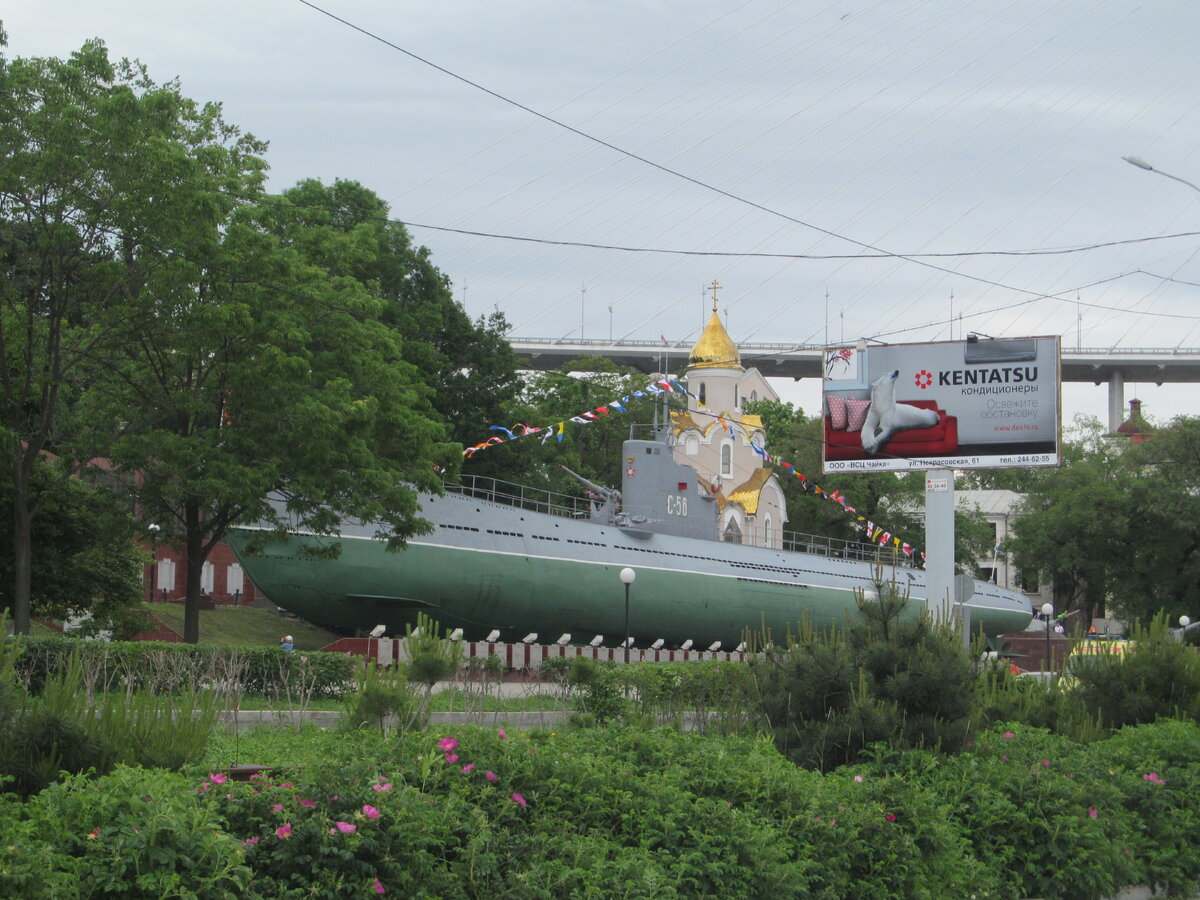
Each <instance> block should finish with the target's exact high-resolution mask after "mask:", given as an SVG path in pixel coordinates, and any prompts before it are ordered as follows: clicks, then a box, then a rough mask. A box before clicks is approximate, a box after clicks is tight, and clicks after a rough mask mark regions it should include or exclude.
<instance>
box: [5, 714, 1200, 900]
mask: <svg viewBox="0 0 1200 900" xmlns="http://www.w3.org/2000/svg"><path fill="white" fill-rule="evenodd" d="M270 736H275V739H276V740H278V741H279V742H280V746H281V747H282V748H283V754H284V755H283V756H278V757H272V756H271V755H270V753H268V752H266V747H267V744H266V743H264V741H265V740H266V739H267V738H268V737H270ZM229 740H231V739H230V738H228V737H221V738H220V739H219V740H217V741H214V747H213V751H212V754H213V755H212V757H211V758H213V759H223V758H225V757H226V756H227V751H228V742H229ZM244 740H245V741H246V743H247V746H250V747H253V752H254V753H256V754H258V755H259V757H260V758H261V759H262V761H264V762H269V763H276V762H291V763H300V765H296V766H293V767H291V768H288V769H286V770H277V771H276V773H275V774H272V775H270V776H259V777H256V778H255V779H254V780H252V781H251V782H250V783H249V784H233V783H232V782H225V783H221V784H218V781H219V780H220V778H221V776H220V774H214V773H213V772H212V770H211V769H209V768H207V767H200V768H195V769H193V770H192V772H193V776H192V778H191V779H190V780H188V779H181V778H179V777H175V776H171V775H169V774H168V773H159V772H146V773H141V774H139V773H137V772H136V771H135V770H125V769H117V770H116V771H115V772H114V773H113V775H112V776H109V777H107V778H104V779H99V780H88V779H85V778H72V779H70V780H69V781H68V782H67V783H65V784H63V785H55V786H54V787H52V788H50V789H48V790H47V791H45V792H43V793H42V794H41V795H39V796H38V797H37V798H35V799H34V800H33V801H31V802H30V803H29V804H27V805H26V806H25V807H20V806H18V805H17V804H13V803H12V802H11V801H9V802H7V803H6V804H5V805H3V806H0V838H3V840H2V841H0V843H2V844H3V846H2V847H0V862H2V863H3V870H2V871H0V896H21V897H25V896H33V897H38V896H74V895H75V893H77V891H76V892H73V885H74V883H75V881H78V883H79V885H81V886H82V887H83V888H84V889H85V890H87V891H93V892H97V893H96V894H95V895H99V894H98V892H100V891H102V890H104V889H106V888H107V889H109V890H111V891H112V892H113V893H114V894H116V895H120V896H130V895H132V896H140V894H137V893H128V892H133V891H137V890H142V891H145V892H146V894H147V895H149V894H150V893H151V892H152V891H157V892H159V893H158V894H154V895H155V896H158V895H159V894H163V895H169V896H194V895H196V894H199V895H200V896H223V895H225V894H227V893H232V892H238V891H239V887H238V884H239V883H241V884H244V889H241V896H245V897H249V898H259V897H262V898H266V897H270V898H274V897H287V898H292V897H295V898H299V897H304V896H314V895H315V896H375V895H376V891H377V888H376V883H378V887H379V888H382V889H384V890H385V891H387V893H388V894H389V895H391V896H403V897H434V896H441V897H471V896H479V897H484V896H512V897H520V898H525V897H546V898H552V897H563V896H574V897H595V898H604V897H611V896H614V895H621V896H629V897H654V898H660V897H694V896H720V897H729V898H759V897H761V898H777V897H804V898H809V897H812V898H819V900H835V898H860V897H871V898H873V900H892V898H897V900H899V898H905V900H908V898H929V900H942V898H945V900H959V898H963V897H975V898H979V900H983V898H997V900H999V898H1004V900H1009V898H1014V900H1015V898H1020V897H1032V896H1036V897H1042V898H1046V900H1074V898H1084V897H1086V898H1089V900H1092V898H1099V897H1112V896H1114V895H1115V894H1116V893H1117V892H1118V891H1120V890H1121V889H1122V888H1124V887H1126V886H1129V885H1132V884H1138V883H1142V884H1146V883H1149V884H1156V885H1157V886H1158V887H1159V888H1161V889H1169V891H1170V893H1171V895H1172V896H1175V895H1176V894H1182V895H1185V896H1186V895H1188V894H1189V892H1191V891H1193V890H1194V888H1195V887H1196V884H1197V878H1198V877H1200V851H1197V850H1196V849H1194V848H1190V847H1189V842H1192V841H1193V840H1194V835H1195V834H1196V832H1197V828H1198V823H1197V816H1200V790H1198V788H1200V784H1198V783H1197V777H1198V775H1200V763H1198V762H1196V760H1200V727H1198V726H1197V725H1195V724H1194V723H1191V722H1171V721H1163V722H1159V723H1156V724H1153V725H1142V726H1138V727H1136V728H1130V729H1126V730H1124V731H1122V732H1120V733H1119V734H1117V735H1115V736H1114V737H1112V738H1110V739H1108V740H1103V741H1098V742H1094V743H1091V744H1087V745H1081V744H1077V743H1075V742H1072V741H1070V740H1068V739H1066V738H1064V737H1062V736H1057V735H1053V734H1049V733H1048V732H1046V731H1045V730H1043V729H1035V728H1028V727H1025V726H1008V727H1007V728H1000V729H996V730H994V731H989V732H986V733H983V734H981V735H980V736H979V738H978V741H977V743H976V744H975V745H974V746H972V747H969V748H967V749H965V750H964V751H963V752H962V753H960V754H958V755H956V756H948V755H941V754H936V753H934V752H932V751H928V750H899V749H894V748H891V747H889V746H887V745H886V744H877V745H875V746H872V747H870V748H867V750H866V751H865V752H864V753H863V754H862V755H861V761H860V762H858V763H857V764H855V765H854V766H853V767H847V768H842V769H838V770H835V771H832V772H830V773H827V774H821V773H819V772H815V771H810V770H805V769H800V768H797V767H796V766H794V765H793V764H791V763H790V762H789V761H788V760H787V759H785V758H784V757H783V756H782V755H781V754H780V753H779V752H778V751H777V750H776V749H775V747H774V745H773V742H772V741H771V740H769V739H764V738H756V737H752V736H732V737H709V736H704V735H699V734H695V733H686V732H677V731H671V730H663V731H641V730H634V729H630V728H625V727H610V728H604V729H599V728H597V729H592V730H588V731H570V732H558V733H555V732H547V731H535V732H527V733H523V734H520V735H509V734H505V733H504V732H503V731H502V730H498V729H486V728H480V727H469V726H464V727H453V728H450V727H443V728H441V729H439V730H436V731H433V732H430V731H424V732H411V733H408V734H402V735H384V734H382V733H380V732H378V731H367V730H363V731H356V732H348V733H334V732H322V731H320V730H317V729H308V730H306V731H304V732H303V733H302V734H295V733H292V732H290V731H265V730H264V731H261V732H255V733H254V734H252V735H249V736H246V737H245V738H244ZM1150 776H1153V777H1150ZM160 822H161V823H166V822H169V823H171V824H170V828H173V829H176V830H178V831H179V833H180V835H181V837H180V838H179V839H178V840H173V839H172V838H171V837H170V836H169V834H168V829H167V828H166V827H165V826H164V827H161V828H160V827H158V825H157V824H156V823H160ZM147 823H148V827H149V829H150V831H149V834H148V835H147ZM134 827H136V828H137V829H138V831H136V832H135V831H133V828H134ZM96 829H98V831H97V834H96V837H92V838H90V837H88V835H89V834H91V833H92V831H93V830H96ZM221 834H225V835H229V836H232V838H233V840H232V842H230V840H229V838H222V837H221ZM138 835H142V836H141V837H138ZM101 839H103V840H104V841H106V842H110V843H105V844H104V845H103V848H102V846H101V845H100V844H98V843H97V842H98V841H100V840H101ZM243 851H244V854H245V855H244V866H245V869H246V870H248V873H249V874H247V872H245V871H243V870H242V869H241V868H239V865H240V864H241V863H242V861H243V857H242V856H241V855H240V853H241V852H243ZM155 859H161V860H162V866H161V867H160V868H161V871H160V870H159V868H155V866H154V860H155ZM199 860H204V861H205V862H204V864H203V866H201V865H199V864H198V863H197V862H196V861H199ZM201 869H203V871H201ZM64 872H66V873H69V875H70V876H71V878H69V879H67V880H65V881H64V880H63V879H62V878H61V877H60V876H61V875H62V873H64ZM93 873H94V874H93ZM38 875H40V877H41V880H42V881H43V882H45V884H46V885H53V886H54V887H53V888H51V887H47V888H46V889H45V890H44V891H42V889H41V888H40V887H37V886H35V887H34V888H31V889H27V887H28V886H29V885H30V884H32V883H33V881H34V879H35V877H36V876H38ZM204 877H208V878H210V879H211V881H210V882H209V883H204V882H202V880H201V879H202V878H204ZM4 879H8V880H7V881H5V880H4ZM172 879H175V880H172ZM39 891H42V893H39ZM55 891H60V892H59V893H56V892H55ZM223 892H224V893H223ZM85 895H88V894H85Z"/></svg>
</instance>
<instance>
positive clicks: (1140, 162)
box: [1121, 156, 1200, 192]
mask: <svg viewBox="0 0 1200 900" xmlns="http://www.w3.org/2000/svg"><path fill="white" fill-rule="evenodd" d="M1121 159H1123V160H1125V162H1127V163H1129V164H1130V165H1131V166H1137V167H1138V168H1139V169H1145V170H1146V171H1147V172H1153V173H1155V174H1156V175H1161V176H1162V177H1163V178H1170V179H1171V180H1172V181H1178V182H1179V183H1180V184H1186V185H1187V186H1188V187H1190V188H1191V189H1192V190H1193V191H1197V192H1200V187H1197V186H1196V185H1194V184H1192V183H1191V182H1190V181H1188V180H1187V179H1186V178H1180V177H1179V176H1178V175H1172V174H1171V173H1170V172H1164V171H1163V170H1162V169H1156V168H1154V166H1152V165H1150V163H1148V162H1146V161H1145V160H1144V159H1141V158H1140V157H1137V156H1122V157H1121Z"/></svg>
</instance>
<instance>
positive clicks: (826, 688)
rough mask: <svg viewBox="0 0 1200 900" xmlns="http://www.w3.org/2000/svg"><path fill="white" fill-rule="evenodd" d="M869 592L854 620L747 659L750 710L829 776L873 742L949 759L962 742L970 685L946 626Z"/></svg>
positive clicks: (880, 592) (898, 596)
mask: <svg viewBox="0 0 1200 900" xmlns="http://www.w3.org/2000/svg"><path fill="white" fill-rule="evenodd" d="M876 587H877V593H876V596H877V597H878V599H872V600H868V599H866V598H865V597H863V596H861V595H860V597H859V599H858V612H859V616H858V618H857V619H856V620H854V621H850V622H848V623H847V624H846V625H845V626H843V627H840V628H830V629H828V630H824V631H818V630H817V629H814V628H812V627H811V626H810V625H809V624H808V623H805V624H804V626H803V627H802V629H801V632H800V634H799V635H798V636H792V635H789V639H788V642H787V646H786V647H782V648H781V647H778V646H770V645H767V646H765V648H764V649H763V650H761V651H760V652H757V653H754V654H752V656H751V661H750V664H749V665H750V670H751V675H752V677H753V679H754V686H755V691H756V703H757V707H758V709H759V711H760V712H761V714H762V715H763V717H764V718H765V719H766V721H767V722H768V723H769V725H770V728H771V730H772V733H773V734H774V736H775V743H776V746H778V747H779V749H780V751H781V752H783V753H784V754H785V755H787V756H788V758H790V759H792V760H794V761H795V762H796V763H797V764H799V765H802V766H814V767H817V768H820V769H823V770H829V769H832V768H835V767H837V766H839V765H843V764H845V763H848V762H852V761H854V760H856V759H859V758H861V756H862V754H863V753H864V752H865V751H866V750H867V748H868V747H870V746H871V745H872V744H874V743H876V742H880V741H887V742H889V743H891V744H892V745H893V746H896V747H937V748H941V749H944V750H948V751H954V750H957V749H959V748H961V747H962V746H963V745H964V743H965V742H966V740H967V737H968V735H969V726H970V721H971V720H970V714H971V706H972V700H973V694H974V690H975V684H976V678H977V676H976V674H975V672H974V671H973V670H972V666H971V661H970V659H969V657H968V655H967V653H966V651H965V650H964V649H963V647H962V644H961V641H960V640H959V638H958V636H957V634H956V633H955V631H954V629H953V627H951V626H949V625H935V624H933V623H932V622H931V621H930V619H929V618H928V616H926V615H923V614H922V615H913V614H912V611H911V610H910V609H909V608H908V607H909V599H908V596H907V594H906V593H903V592H901V591H900V590H898V589H897V587H896V586H895V585H894V584H886V583H883V582H878V583H877V585H876ZM766 640H767V636H765V635H764V636H761V641H762V642H763V643H765V642H766Z"/></svg>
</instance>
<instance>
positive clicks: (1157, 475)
mask: <svg viewBox="0 0 1200 900" xmlns="http://www.w3.org/2000/svg"><path fill="white" fill-rule="evenodd" d="M1114 440H1117V441H1122V442H1123V439H1114ZM1124 455H1125V463H1126V465H1125V466H1124V467H1123V469H1122V471H1123V473H1124V475H1125V480H1124V481H1123V483H1122V484H1121V487H1122V488H1123V490H1124V493H1125V497H1126V502H1127V506H1128V513H1127V515H1126V518H1125V523H1126V526H1127V528H1126V532H1125V534H1124V538H1125V545H1124V547H1123V548H1121V549H1120V550H1118V551H1117V552H1118V553H1119V554H1120V557H1121V561H1122V562H1123V563H1124V565H1123V566H1119V567H1118V568H1117V569H1116V571H1115V574H1114V581H1113V585H1114V586H1113V591H1112V596H1111V597H1110V598H1109V606H1110V607H1111V608H1112V610H1113V611H1114V612H1116V613H1117V614H1118V615H1120V616H1121V617H1123V618H1126V619H1131V620H1138V621H1141V622H1143V623H1149V622H1150V620H1151V619H1152V618H1153V617H1154V615H1155V614H1157V613H1159V612H1160V611H1161V612H1164V613H1166V614H1167V616H1168V618H1169V619H1170V621H1172V622H1174V621H1177V619H1178V617H1179V616H1180V615H1183V614H1186V615H1189V616H1191V617H1192V618H1193V619H1200V418H1195V417H1191V416H1180V417H1177V418H1175V419H1173V420H1172V421H1171V422H1170V423H1168V424H1167V426H1165V427H1163V428H1159V429H1157V430H1155V431H1154V433H1153V436H1152V437H1151V438H1150V439H1149V440H1148V441H1146V442H1145V443H1141V444H1134V443H1126V444H1125V454H1124Z"/></svg>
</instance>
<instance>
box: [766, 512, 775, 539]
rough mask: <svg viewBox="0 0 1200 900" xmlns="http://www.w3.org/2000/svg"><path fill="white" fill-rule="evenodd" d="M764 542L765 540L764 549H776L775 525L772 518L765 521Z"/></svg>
mask: <svg viewBox="0 0 1200 900" xmlns="http://www.w3.org/2000/svg"><path fill="white" fill-rule="evenodd" d="M763 540H764V543H763V546H764V547H774V546H775V525H774V523H773V522H772V521H771V517H770V516H767V517H766V518H765V519H764V520H763Z"/></svg>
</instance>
